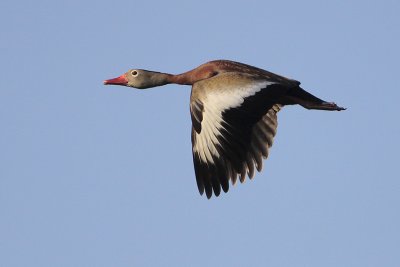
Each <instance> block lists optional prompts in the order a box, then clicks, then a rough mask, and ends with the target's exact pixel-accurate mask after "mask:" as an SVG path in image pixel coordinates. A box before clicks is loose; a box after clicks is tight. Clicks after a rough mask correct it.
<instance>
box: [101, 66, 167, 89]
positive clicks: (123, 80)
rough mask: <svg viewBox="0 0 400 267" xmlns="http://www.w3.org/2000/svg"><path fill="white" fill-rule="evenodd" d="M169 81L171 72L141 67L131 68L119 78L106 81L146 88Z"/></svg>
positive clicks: (110, 83)
mask: <svg viewBox="0 0 400 267" xmlns="http://www.w3.org/2000/svg"><path fill="white" fill-rule="evenodd" d="M167 83H169V74H166V73H160V72H155V71H148V70H141V69H131V70H129V71H127V72H126V73H124V74H122V75H121V76H119V77H117V78H114V79H109V80H105V81H104V84H105V85H123V86H129V87H134V88H138V89H146V88H150V87H155V86H160V85H164V84H167Z"/></svg>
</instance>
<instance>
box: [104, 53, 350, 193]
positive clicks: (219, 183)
mask: <svg viewBox="0 0 400 267" xmlns="http://www.w3.org/2000/svg"><path fill="white" fill-rule="evenodd" d="M104 84H105V85H119V86H127V87H133V88H136V89H147V88H152V87H157V86H163V85H167V84H178V85H190V86H192V89H191V95H190V116H191V121H192V130H191V142H192V155H193V165H194V173H195V177H196V182H197V188H198V190H199V193H200V195H203V194H204V192H205V194H206V196H207V198H208V199H210V198H211V197H212V195H213V194H214V195H215V196H216V197H218V196H219V195H220V194H221V192H222V191H223V192H225V193H226V192H228V191H229V186H230V184H231V185H235V184H236V183H237V181H238V180H239V181H240V182H241V183H243V182H244V181H245V179H246V177H248V178H249V179H250V180H251V179H253V177H254V175H255V171H257V172H261V170H262V167H263V160H264V159H267V158H268V155H269V153H270V149H271V146H272V144H273V140H274V137H275V135H276V132H277V126H278V119H277V114H278V112H279V111H280V110H281V109H282V108H283V107H284V106H287V105H300V106H302V107H303V108H306V109H309V110H325V111H342V110H345V108H343V107H340V106H338V105H337V104H335V103H334V102H327V101H324V100H321V99H320V98H318V97H316V96H314V95H312V94H311V93H309V92H307V91H305V90H304V89H302V88H301V87H300V82H299V81H297V80H293V79H290V78H286V77H284V76H281V75H278V74H274V73H272V72H269V71H267V70H264V69H261V68H257V67H254V66H251V65H247V64H244V63H240V62H235V61H230V60H214V61H210V62H207V63H204V64H202V65H200V66H199V67H197V68H195V69H192V70H190V71H187V72H184V73H181V74H177V75H174V74H169V73H163V72H156V71H149V70H144V69H130V70H128V71H127V72H126V73H124V74H122V75H121V76H118V77H117V78H113V79H108V80H105V81H104Z"/></svg>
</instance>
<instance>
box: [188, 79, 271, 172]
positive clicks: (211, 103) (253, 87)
mask: <svg viewBox="0 0 400 267" xmlns="http://www.w3.org/2000/svg"><path fill="white" fill-rule="evenodd" d="M271 84H274V82H268V81H260V82H253V83H251V84H248V85H247V86H241V87H235V88H225V90H220V89H219V90H208V91H207V95H206V98H205V99H202V102H203V105H204V111H203V120H202V122H201V132H200V134H198V133H197V132H195V135H196V142H195V144H194V146H193V152H196V153H197V154H198V155H199V156H200V159H201V160H202V161H203V162H204V163H207V162H209V163H211V164H213V163H214V159H213V157H219V156H220V155H219V153H218V150H217V148H216V145H217V144H219V141H218V139H217V136H220V135H221V133H220V130H221V129H222V128H223V126H222V125H221V122H222V112H223V111H224V110H227V109H231V108H237V107H240V106H241V105H242V104H243V102H244V100H245V98H247V97H249V96H253V95H255V94H256V93H257V92H259V91H261V90H262V89H263V88H266V87H267V86H269V85H271Z"/></svg>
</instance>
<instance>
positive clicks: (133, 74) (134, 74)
mask: <svg viewBox="0 0 400 267" xmlns="http://www.w3.org/2000/svg"><path fill="white" fill-rule="evenodd" d="M131 74H132V76H134V77H136V76H138V74H139V73H138V72H137V70H133V71H132V72H131Z"/></svg>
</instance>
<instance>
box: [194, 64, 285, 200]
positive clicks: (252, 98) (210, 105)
mask: <svg viewBox="0 0 400 267" xmlns="http://www.w3.org/2000/svg"><path fill="white" fill-rule="evenodd" d="M288 89H289V88H288V87H287V85H285V84H281V83H279V82H276V81H269V80H267V79H265V78H260V77H253V76H251V75H247V74H242V73H235V72H231V73H224V74H220V75H217V76H215V77H213V78H210V79H206V80H202V81H199V82H196V83H195V84H194V85H193V88H192V94H191V99H190V112H191V118H192V152H193V162H194V169H195V174H196V181H197V186H198V189H199V192H200V194H203V193H204V191H205V192H206V195H207V197H208V198H210V197H211V196H212V192H214V194H215V195H216V196H218V195H219V194H220V192H221V188H222V190H223V191H224V192H227V191H228V190H229V180H231V183H232V184H235V183H236V181H237V177H238V176H239V180H240V181H241V182H243V181H244V180H245V177H246V175H247V176H248V177H249V178H250V179H251V178H253V176H254V170H255V169H257V171H261V169H262V160H263V158H267V157H268V153H269V148H270V147H271V146H272V143H273V138H274V136H275V134H276V128H277V113H278V111H279V110H280V108H281V105H280V104H279V101H278V99H279V97H280V96H281V95H282V94H285V92H286V91H287V90H288Z"/></svg>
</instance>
